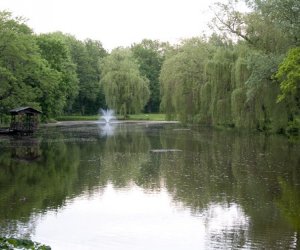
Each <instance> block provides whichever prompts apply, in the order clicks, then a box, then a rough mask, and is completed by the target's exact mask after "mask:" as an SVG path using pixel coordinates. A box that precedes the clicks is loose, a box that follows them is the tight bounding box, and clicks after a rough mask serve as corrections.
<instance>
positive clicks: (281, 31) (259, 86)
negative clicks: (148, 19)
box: [0, 0, 300, 134]
mask: <svg viewBox="0 0 300 250" xmlns="http://www.w3.org/2000/svg"><path fill="white" fill-rule="evenodd" d="M243 2H244V3H245V4H246V5H247V6H248V11H246V12H242V11H240V8H239V7H238V6H240V3H243ZM212 10H213V11H214V14H215V18H213V19H212V21H211V24H210V26H211V28H212V29H213V30H214V31H215V33H213V34H212V35H211V36H210V37H205V36H203V37H197V38H191V39H187V40H183V41H182V42H181V43H180V44H178V45H174V46H171V45H170V44H168V43H161V42H158V41H152V40H146V39H145V40H143V41H142V42H140V43H135V44H133V45H132V46H131V47H130V48H117V49H114V50H113V51H112V52H111V53H108V52H107V51H106V50H105V49H104V48H103V47H102V44H101V42H99V41H93V40H90V39H87V40H85V41H79V40H77V39H76V38H75V37H73V36H71V35H67V34H63V33H61V32H56V33H50V34H40V35H36V34H34V33H33V32H32V30H31V29H30V28H29V27H28V26H27V25H26V23H25V21H24V19H23V18H13V17H12V14H11V13H9V12H5V11H2V12H0V49H1V54H0V81H1V85H0V123H5V121H4V120H7V119H6V117H5V115H6V114H7V112H8V111H9V110H10V109H12V108H15V107H17V106H33V107H35V108H38V109H41V111H42V112H43V116H44V117H43V118H44V119H45V120H49V119H52V118H54V119H56V117H61V116H65V115H72V114H81V115H82V116H86V115H88V116H89V115H94V114H96V113H97V112H98V110H99V108H111V109H115V111H116V113H117V114H118V115H120V116H123V118H126V117H127V116H128V115H129V114H138V113H141V112H145V113H151V112H155V113H159V112H163V113H165V114H166V116H167V119H172V120H176V119H178V120H180V121H181V122H183V123H196V124H202V125H206V126H207V125H209V126H214V127H234V128H237V129H250V130H259V131H267V132H278V133H286V134H289V133H293V134H295V133H296V134H297V133H299V130H300V127H299V126H300V125H299V117H300V90H299V89H300V76H299V75H300V73H299V65H300V62H299V60H300V59H299V58H300V56H299V54H300V53H299V51H300V50H299V48H300V47H299V46H300V35H299V34H300V14H299V13H300V4H299V1H298V0H263V1H257V0H239V1H238V0H228V2H227V3H216V4H215V6H214V7H213V8H212ZM78 119H79V118H78ZM82 119H85V118H82ZM6 122H7V121H6Z"/></svg>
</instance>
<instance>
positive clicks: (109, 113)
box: [100, 109, 116, 123]
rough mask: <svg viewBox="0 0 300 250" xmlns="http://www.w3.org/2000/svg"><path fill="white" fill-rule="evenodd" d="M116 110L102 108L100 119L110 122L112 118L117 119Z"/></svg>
mask: <svg viewBox="0 0 300 250" xmlns="http://www.w3.org/2000/svg"><path fill="white" fill-rule="evenodd" d="M114 114H115V112H114V111H113V110H112V109H107V110H104V109H100V115H101V117H100V120H104V121H105V123H110V122H111V121H112V120H116V117H115V115H114Z"/></svg>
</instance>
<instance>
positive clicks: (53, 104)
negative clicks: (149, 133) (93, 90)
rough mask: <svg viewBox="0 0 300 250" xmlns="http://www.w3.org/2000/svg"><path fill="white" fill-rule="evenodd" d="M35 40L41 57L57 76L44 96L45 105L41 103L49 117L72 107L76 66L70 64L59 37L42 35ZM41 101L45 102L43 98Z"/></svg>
mask: <svg viewBox="0 0 300 250" xmlns="http://www.w3.org/2000/svg"><path fill="white" fill-rule="evenodd" d="M36 40H37V43H38V45H39V47H40V51H41V55H42V57H43V58H44V59H45V60H47V62H48V63H49V65H50V67H51V68H52V69H53V70H55V71H57V72H58V74H59V80H58V82H57V83H56V86H55V87H54V89H53V90H52V91H51V92H48V94H47V96H46V99H47V101H46V103H47V104H46V103H45V102H43V104H44V109H47V113H49V114H50V115H59V114H61V113H62V112H63V110H64V108H66V107H69V106H70V105H72V103H73V101H74V98H75V97H76V95H77V93H78V78H77V74H76V65H75V64H74V63H73V62H72V59H71V54H70V51H69V49H68V47H67V45H66V43H65V42H64V41H63V39H61V37H60V36H59V35H57V34H55V33H53V34H43V35H39V36H37V38H36ZM42 100H45V96H43V99H42ZM42 100H41V101H42ZM46 106H47V107H46Z"/></svg>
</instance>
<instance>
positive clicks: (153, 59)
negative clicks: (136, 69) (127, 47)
mask: <svg viewBox="0 0 300 250" xmlns="http://www.w3.org/2000/svg"><path fill="white" fill-rule="evenodd" d="M165 46H166V44H164V43H160V42H158V41H152V40H148V39H144V40H143V41H142V42H141V43H137V44H134V45H133V46H132V47H131V50H132V52H133V56H134V57H135V58H136V59H137V61H138V63H139V65H140V71H141V74H142V75H143V76H145V77H146V78H148V79H149V90H150V98H149V101H148V103H147V104H146V106H145V111H146V112H149V113H150V112H159V106H160V84H159V74H160V70H161V66H162V63H163V60H164V47H165Z"/></svg>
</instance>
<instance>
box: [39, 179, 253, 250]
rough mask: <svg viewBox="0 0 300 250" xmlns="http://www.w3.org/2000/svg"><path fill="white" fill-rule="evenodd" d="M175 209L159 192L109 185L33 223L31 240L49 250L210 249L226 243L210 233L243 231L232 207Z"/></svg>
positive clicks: (165, 194)
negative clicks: (197, 211)
mask: <svg viewBox="0 0 300 250" xmlns="http://www.w3.org/2000/svg"><path fill="white" fill-rule="evenodd" d="M176 205H178V206H176ZM176 205H174V203H173V202H172V197H171V196H170V195H169V194H168V192H167V191H166V190H164V189H162V190H161V191H160V192H156V193H145V192H144V191H143V189H141V188H139V187H137V186H132V187H131V188H130V189H115V188H113V186H112V185H110V184H109V185H108V186H107V187H106V188H105V189H104V190H103V191H100V192H96V193H94V194H93V195H92V196H90V195H86V196H81V197H78V198H75V199H74V200H72V201H71V202H69V203H68V204H67V205H66V207H65V208H64V209H62V210H59V211H58V212H53V211H52V212H48V213H47V214H46V215H45V216H43V217H41V218H40V219H38V220H37V224H36V230H35V233H34V235H33V240H35V241H39V242H43V243H45V244H48V245H50V246H51V247H52V248H53V249H54V250H56V249H136V250H137V249H151V250H152V249H172V250H176V249H207V247H209V248H211V249H212V248H214V247H215V246H220V245H219V244H222V241H224V240H226V239H225V238H226V237H225V238H224V239H221V238H219V239H218V240H219V241H214V239H212V237H213V236H214V235H222V233H223V234H225V236H226V233H227V232H228V233H232V232H234V231H235V230H236V229H237V230H238V229H240V228H243V229H244V230H247V227H248V219H247V217H246V216H245V214H244V213H243V211H242V210H241V208H240V207H239V206H238V205H236V204H230V205H227V206H223V205H222V204H211V205H210V206H209V207H208V209H207V210H206V211H204V212H203V213H201V214H198V215H196V216H193V215H192V214H191V212H190V210H189V209H187V208H186V209H185V208H183V206H180V204H176ZM229 238H230V237H229ZM220 240H221V242H220Z"/></svg>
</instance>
